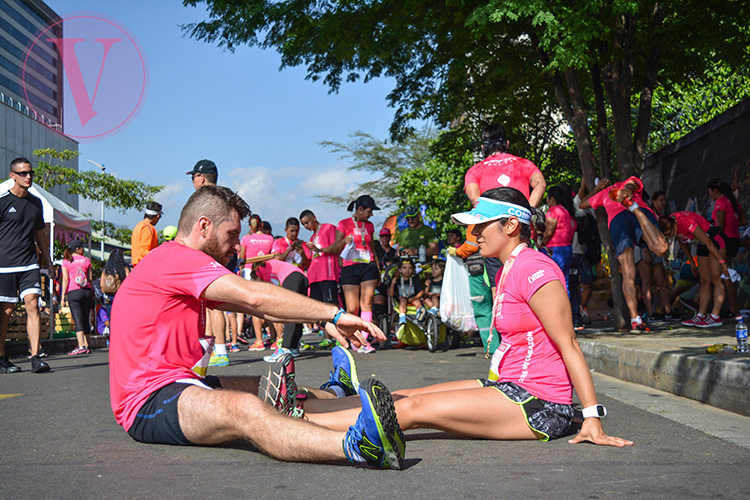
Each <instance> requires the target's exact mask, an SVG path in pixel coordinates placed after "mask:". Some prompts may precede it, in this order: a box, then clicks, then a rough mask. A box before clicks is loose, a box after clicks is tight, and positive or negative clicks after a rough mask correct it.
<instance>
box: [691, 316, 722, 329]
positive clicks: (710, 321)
mask: <svg viewBox="0 0 750 500" xmlns="http://www.w3.org/2000/svg"><path fill="white" fill-rule="evenodd" d="M723 324H724V323H722V322H721V318H719V317H717V316H714V315H713V314H709V315H708V316H704V317H702V318H700V319H698V320H696V321H695V326H697V327H698V328H713V327H716V326H722V325H723Z"/></svg>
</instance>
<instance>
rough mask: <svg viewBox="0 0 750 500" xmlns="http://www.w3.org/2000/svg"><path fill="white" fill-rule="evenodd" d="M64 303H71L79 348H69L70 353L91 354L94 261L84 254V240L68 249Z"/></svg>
mask: <svg viewBox="0 0 750 500" xmlns="http://www.w3.org/2000/svg"><path fill="white" fill-rule="evenodd" d="M61 299H62V300H61V303H62V304H63V305H69V306H70V314H71V316H73V322H74V323H75V325H76V339H77V340H78V347H76V348H75V349H73V350H72V351H70V352H69V353H68V354H69V355H70V356H77V355H78V354H90V353H91V349H89V338H90V337H91V322H90V317H91V307H92V305H93V303H94V294H93V292H92V291H91V261H90V260H89V259H88V258H87V257H84V255H83V243H82V242H81V241H80V240H73V241H71V242H70V244H69V245H68V248H66V249H65V253H64V254H63V261H62V298H61Z"/></svg>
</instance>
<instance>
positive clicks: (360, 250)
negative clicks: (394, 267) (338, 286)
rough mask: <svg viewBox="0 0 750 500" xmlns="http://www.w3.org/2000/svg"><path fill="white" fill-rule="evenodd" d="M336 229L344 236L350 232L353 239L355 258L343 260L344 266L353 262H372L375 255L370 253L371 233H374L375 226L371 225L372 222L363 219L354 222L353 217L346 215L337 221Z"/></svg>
mask: <svg viewBox="0 0 750 500" xmlns="http://www.w3.org/2000/svg"><path fill="white" fill-rule="evenodd" d="M336 231H339V232H341V233H342V234H343V235H344V237H345V238H346V237H347V236H349V235H350V234H351V235H352V239H353V240H354V249H355V251H356V252H357V258H356V260H344V267H346V266H351V265H353V264H362V263H367V262H374V260H375V257H374V256H373V255H372V235H373V234H375V226H373V225H372V222H370V221H365V222H357V223H356V224H355V223H354V219H352V218H351V217H347V218H346V219H342V220H341V221H339V225H338V226H336Z"/></svg>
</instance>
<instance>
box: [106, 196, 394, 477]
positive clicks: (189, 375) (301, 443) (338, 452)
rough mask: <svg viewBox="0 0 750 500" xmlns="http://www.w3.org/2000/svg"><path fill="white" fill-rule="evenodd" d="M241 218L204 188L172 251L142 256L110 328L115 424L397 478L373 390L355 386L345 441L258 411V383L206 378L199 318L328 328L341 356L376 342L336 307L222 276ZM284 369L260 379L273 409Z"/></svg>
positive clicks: (383, 414)
mask: <svg viewBox="0 0 750 500" xmlns="http://www.w3.org/2000/svg"><path fill="white" fill-rule="evenodd" d="M248 214H249V208H248V206H247V204H246V203H245V202H244V201H243V200H242V198H240V197H239V196H238V195H237V194H236V193H234V192H232V191H231V190H229V189H227V188H224V187H220V186H204V187H203V188H201V189H200V190H198V191H196V192H195V193H194V194H193V195H192V196H191V197H190V199H189V200H188V202H187V204H186V205H185V207H184V208H183V210H182V213H181V215H180V222H179V225H178V233H177V237H176V238H175V240H174V241H171V242H168V243H165V244H164V245H161V246H160V247H159V248H157V249H156V250H154V251H153V252H151V253H149V254H148V255H147V256H146V257H145V258H144V259H143V261H141V264H140V265H139V266H138V267H137V268H136V269H135V270H134V271H133V272H132V273H130V275H129V276H128V279H127V280H125V281H123V283H122V285H121V287H120V289H119V290H118V292H117V297H116V299H115V301H114V306H113V309H112V320H111V323H110V325H111V326H110V328H111V337H110V399H111V405H112V410H113V412H114V415H115V419H116V420H117V423H118V424H120V425H121V426H122V427H123V428H124V429H125V430H126V431H127V432H128V434H130V436H131V437H133V438H134V439H136V440H137V441H141V442H146V443H158V444H172V445H213V444H220V443H226V442H230V441H234V440H237V439H246V440H249V441H252V442H253V443H255V444H256V445H257V446H258V448H260V449H261V450H263V451H264V452H266V453H268V454H269V455H271V456H272V457H275V458H278V459H281V460H290V461H292V460H293V461H311V462H315V461H318V462H320V461H333V460H340V459H344V458H347V459H349V460H350V461H352V462H355V463H361V464H365V463H366V464H369V465H373V466H376V467H385V468H400V467H402V466H403V452H404V449H405V446H404V444H403V436H402V434H401V433H400V429H398V423H397V422H396V420H395V415H394V413H395V410H394V409H393V403H392V400H391V399H390V394H388V393H387V391H386V390H385V389H384V388H383V387H382V384H379V383H377V382H375V381H372V380H368V381H365V382H363V383H362V385H361V387H360V389H359V395H360V399H361V401H362V402H363V411H362V417H361V419H360V420H361V423H359V424H357V425H355V426H353V427H352V428H351V429H350V430H349V431H348V432H346V433H344V432H337V431H331V430H327V429H322V428H320V427H317V426H314V425H311V424H309V423H307V422H305V421H302V420H297V419H294V418H290V417H289V416H286V415H282V414H281V413H280V412H279V411H277V409H274V407H272V406H269V405H267V404H265V403H264V402H263V401H262V400H261V399H259V398H258V397H256V396H255V394H256V393H258V391H259V383H260V380H259V377H248V376H243V377H216V376H209V377H206V376H205V373H206V368H207V365H208V359H209V356H210V352H211V341H210V339H209V338H207V337H206V336H205V326H206V308H207V307H212V308H215V309H220V310H232V311H240V312H243V313H247V314H253V315H258V316H261V317H266V318H270V319H272V320H274V321H295V322H303V321H323V320H329V321H330V322H329V323H328V325H327V329H328V332H329V333H330V334H331V335H333V336H334V337H335V338H336V339H337V340H339V342H341V343H342V344H343V345H344V346H346V345H348V344H349V342H348V341H347V339H349V340H351V341H352V343H354V344H359V345H361V343H362V342H364V339H363V338H362V335H361V333H359V332H360V331H363V332H364V331H366V332H368V333H369V334H371V335H374V336H375V337H377V338H379V339H381V340H385V336H384V335H383V333H382V332H381V331H380V330H378V329H377V327H375V326H374V325H372V324H370V323H368V322H366V321H363V320H361V319H360V318H358V317H357V316H355V315H352V314H346V312H344V311H343V310H340V309H339V310H337V308H336V306H333V305H331V304H324V303H322V302H318V301H315V300H312V299H308V298H306V297H303V296H301V295H299V294H296V293H293V292H289V291H287V290H284V289H283V288H281V287H278V286H273V285H271V284H267V283H261V282H256V281H247V280H244V279H242V278H240V277H239V276H236V275H234V274H233V273H231V272H230V271H229V270H227V269H226V268H225V267H224V264H225V263H226V262H228V260H229V258H230V257H231V256H232V255H233V254H234V253H235V252H236V251H237V250H238V249H239V244H240V240H239V235H240V231H241V225H240V221H241V220H242V219H243V218H245V217H246V216H247V215H248ZM288 368H291V370H293V367H292V366H291V357H289V359H287V360H285V363H275V364H274V365H272V366H271V367H270V369H269V372H268V375H267V377H265V384H266V385H265V386H264V388H265V391H264V392H265V394H266V395H269V394H271V391H270V389H275V390H276V391H277V394H276V395H271V397H270V399H271V402H272V403H273V404H274V405H277V404H280V403H281V401H288V400H289V399H294V396H295V395H296V390H295V389H296V386H294V380H293V378H290V377H288V373H289V371H288V370H287V369H288ZM274 384H275V385H274ZM219 388H221V389H222V390H215V389H219ZM310 391H311V394H313V395H314V396H317V397H326V395H328V396H327V397H330V393H327V392H323V391H317V390H314V389H310ZM389 402H390V404H388V403H389ZM287 406H288V405H286V406H282V409H284V408H286V407H287ZM342 443H343V446H342ZM373 444H374V446H373Z"/></svg>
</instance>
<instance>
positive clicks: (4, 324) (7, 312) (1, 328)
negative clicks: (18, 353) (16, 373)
mask: <svg viewBox="0 0 750 500" xmlns="http://www.w3.org/2000/svg"><path fill="white" fill-rule="evenodd" d="M15 306H16V305H15V304H12V303H10V302H0V311H2V314H1V315H0V356H5V338H6V337H7V335H8V323H10V317H11V315H12V314H13V310H14V309H15Z"/></svg>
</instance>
